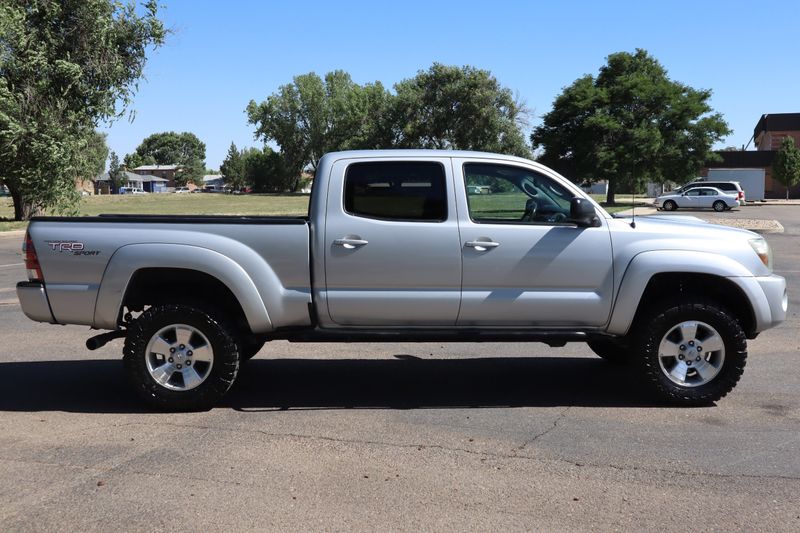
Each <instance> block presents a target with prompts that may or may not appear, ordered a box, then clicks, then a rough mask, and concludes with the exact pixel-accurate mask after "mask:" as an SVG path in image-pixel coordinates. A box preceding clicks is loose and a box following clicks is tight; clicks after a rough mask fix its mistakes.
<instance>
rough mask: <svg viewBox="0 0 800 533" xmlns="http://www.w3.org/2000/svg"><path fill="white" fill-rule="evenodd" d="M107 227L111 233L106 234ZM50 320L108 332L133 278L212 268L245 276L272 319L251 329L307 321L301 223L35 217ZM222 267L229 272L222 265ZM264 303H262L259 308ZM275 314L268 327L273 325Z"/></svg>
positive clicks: (305, 234) (305, 244)
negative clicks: (147, 272) (152, 271)
mask: <svg viewBox="0 0 800 533" xmlns="http://www.w3.org/2000/svg"><path fill="white" fill-rule="evenodd" d="M112 227H113V230H111V228H112ZM29 232H30V235H31V238H32V240H33V242H34V245H35V247H36V251H37V253H38V256H39V261H40V263H41V267H42V272H43V274H44V279H45V280H46V292H47V297H48V300H49V306H50V309H51V310H52V315H53V319H54V321H55V322H58V323H65V324H85V325H90V326H94V327H98V328H103V329H114V328H116V323H114V324H112V323H110V322H109V315H110V319H111V320H114V317H115V316H116V315H117V311H116V309H114V306H119V304H120V302H121V301H122V298H123V296H124V294H125V291H126V290H127V286H128V283H129V282H130V277H131V276H132V274H133V272H135V271H137V270H140V269H147V268H161V269H163V268H174V269H185V270H192V269H196V270H201V269H204V268H205V269H207V268H214V266H213V265H214V264H217V267H216V268H219V269H221V270H224V271H226V272H229V273H230V272H233V273H234V274H235V275H238V276H245V277H247V278H249V279H250V280H251V281H252V283H250V282H249V281H248V285H249V286H251V287H252V290H248V291H246V292H250V293H257V294H253V295H252V296H254V298H253V300H254V301H255V300H258V305H259V306H261V305H263V304H269V306H270V308H271V310H274V311H273V313H270V316H269V317H266V311H265V310H264V317H265V322H266V323H265V324H263V325H261V324H259V326H261V327H258V328H257V329H262V327H263V330H271V329H273V328H276V327H286V326H303V325H308V324H309V323H310V318H309V312H308V305H309V304H310V303H311V274H310V252H309V234H310V229H309V221H308V218H306V217H268V216H221V215H116V214H115V215H100V216H92V217H34V218H33V219H32V221H31V224H30V226H29ZM223 265H227V266H223ZM262 302H263V303H262ZM273 314H274V322H272V320H273V317H272V315H273Z"/></svg>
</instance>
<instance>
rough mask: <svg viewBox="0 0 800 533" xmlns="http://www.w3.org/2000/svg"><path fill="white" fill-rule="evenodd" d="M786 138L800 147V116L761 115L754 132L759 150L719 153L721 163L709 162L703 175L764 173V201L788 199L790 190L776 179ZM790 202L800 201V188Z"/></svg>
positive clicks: (793, 114)
mask: <svg viewBox="0 0 800 533" xmlns="http://www.w3.org/2000/svg"><path fill="white" fill-rule="evenodd" d="M785 137H793V138H794V140H795V144H796V145H797V146H800V113H770V114H766V115H761V118H760V119H759V120H758V123H757V124H756V127H755V129H754V130H753V138H752V140H753V143H754V144H755V147H756V149H755V150H722V151H719V152H715V153H716V154H718V155H719V156H721V157H722V160H721V161H709V162H708V163H707V164H706V165H707V166H706V167H705V168H703V169H702V170H701V171H700V175H701V176H708V174H709V170H711V169H732V170H733V169H747V170H763V172H764V197H765V198H786V187H784V186H783V185H781V184H780V183H779V182H778V181H776V180H775V179H773V178H772V162H773V160H774V159H775V154H777V153H778V150H780V147H781V141H783V139H784V138H785ZM789 197H790V198H799V197H800V185H796V186H794V187H792V188H791V189H790V190H789Z"/></svg>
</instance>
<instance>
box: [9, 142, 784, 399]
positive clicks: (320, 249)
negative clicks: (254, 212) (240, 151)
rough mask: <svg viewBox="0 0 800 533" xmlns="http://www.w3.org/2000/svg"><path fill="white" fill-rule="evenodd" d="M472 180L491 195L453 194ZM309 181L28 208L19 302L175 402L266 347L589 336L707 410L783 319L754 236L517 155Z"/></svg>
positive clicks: (326, 162)
mask: <svg viewBox="0 0 800 533" xmlns="http://www.w3.org/2000/svg"><path fill="white" fill-rule="evenodd" d="M486 178H490V179H492V180H494V181H496V182H497V183H498V185H500V186H501V188H502V190H504V191H506V192H504V193H503V197H502V199H500V200H502V202H500V201H499V200H498V201H492V202H482V201H475V200H477V198H476V197H471V198H470V197H469V196H468V193H467V191H468V188H469V187H470V186H473V185H479V184H480V183H483V181H484V180H485V179H486ZM314 187H315V188H317V191H316V192H315V193H314V194H312V195H311V204H310V209H309V214H308V216H298V217H285V216H284V217H264V216H213V215H212V216H209V215H202V216H176V215H140V216H137V215H103V216H96V217H34V218H33V219H32V221H31V223H30V225H29V226H28V231H27V234H26V237H25V245H24V256H25V265H26V266H25V268H26V270H25V272H26V273H27V276H28V280H27V281H22V282H20V283H19V284H18V285H17V295H18V297H19V300H20V304H21V308H22V311H23V312H24V313H25V314H26V315H27V316H28V317H29V318H31V319H33V320H37V321H39V322H48V323H51V324H82V325H85V326H90V327H92V328H95V329H105V330H109V331H107V332H105V333H101V334H99V335H95V336H93V337H92V338H90V339H88V340H87V343H86V345H87V347H88V348H90V349H96V348H99V347H101V346H103V345H104V344H105V343H107V342H108V341H110V340H112V339H115V338H123V337H124V338H125V344H124V348H123V350H122V352H123V358H122V359H123V367H124V369H125V370H124V371H125V373H126V376H127V379H128V381H129V383H130V384H131V385H132V388H133V390H135V391H136V392H137V393H138V394H139V395H140V396H141V398H142V399H143V400H144V401H146V402H148V403H149V404H151V405H153V406H155V407H157V408H162V409H177V410H186V409H202V408H208V407H210V406H212V405H214V404H215V403H216V402H218V401H219V400H220V399H221V398H222V396H223V395H224V394H225V393H226V392H227V391H228V390H229V389H230V387H231V385H232V384H233V382H234V381H235V379H236V376H237V373H238V372H239V365H240V364H241V363H242V362H243V361H245V360H247V359H249V358H251V357H253V356H254V355H255V354H256V353H258V351H259V350H260V349H261V348H262V346H263V345H264V343H265V342H266V341H271V340H289V341H293V342H375V341H380V342H446V341H458V342H514V343H520V342H533V341H535V342H543V343H546V344H549V345H551V346H563V345H564V344H565V343H567V342H585V343H587V344H588V347H589V348H590V349H591V350H593V351H594V352H595V353H596V354H598V355H599V356H600V357H602V358H603V359H606V360H608V361H610V362H616V363H621V364H622V363H626V362H628V363H630V364H632V365H634V367H635V368H636V369H638V371H639V372H641V374H640V379H641V380H642V381H643V383H644V384H646V386H647V387H649V389H650V390H651V391H652V392H653V394H654V395H657V396H658V397H660V398H662V399H665V400H668V401H671V402H673V403H676V404H679V405H705V404H709V403H711V402H715V401H717V400H719V399H720V398H722V397H723V396H725V395H726V394H727V393H728V392H730V391H731V390H732V389H733V388H734V386H735V385H736V383H737V382H738V381H739V378H740V377H741V375H742V372H743V371H744V368H745V362H746V359H747V339H754V338H756V336H757V335H758V334H759V332H761V331H764V330H767V329H769V328H772V327H774V326H777V325H778V324H780V323H781V322H783V321H784V320H785V318H786V310H787V305H788V300H787V293H786V280H785V279H784V278H783V277H781V276H778V275H775V274H774V273H773V272H772V266H773V264H772V253H771V251H770V247H769V244H768V243H767V241H766V240H765V239H764V238H763V237H761V236H759V235H757V234H755V233H752V232H749V231H745V230H741V229H735V228H729V227H723V226H718V225H716V224H709V223H706V222H703V221H701V220H698V219H694V218H692V217H642V218H640V219H638V220H636V223H635V224H633V223H632V221H631V220H630V219H626V218H617V217H613V216H611V215H610V214H609V213H607V212H606V211H605V210H603V208H602V207H601V206H600V205H599V204H597V202H595V201H594V200H593V199H592V198H591V197H589V196H587V195H586V194H584V193H583V191H581V189H580V188H579V187H578V186H576V185H575V184H573V183H571V182H570V181H569V180H567V179H566V178H564V177H562V176H560V175H559V174H557V173H556V172H554V171H553V170H550V169H549V168H547V167H545V166H543V165H540V164H538V163H535V162H533V161H530V160H527V159H522V158H518V157H513V156H507V155H498V154H488V153H482V152H462V151H456V152H450V151H440V150H377V151H353V152H339V153H331V154H326V155H324V156H323V157H322V158H321V159H320V161H319V166H318V171H317V173H316V179H315V180H314ZM717 192H719V191H717ZM59 349H60V350H62V351H63V350H64V346H61V347H59ZM531 349H532V350H533V348H531ZM537 350H538V349H537ZM607 381H608V382H607V383H606V385H607V386H608V387H609V388H618V387H619V386H620V383H619V382H617V381H616V380H607Z"/></svg>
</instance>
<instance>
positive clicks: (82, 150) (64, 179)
mask: <svg viewBox="0 0 800 533" xmlns="http://www.w3.org/2000/svg"><path fill="white" fill-rule="evenodd" d="M157 11H158V6H157V3H156V1H155V0H149V1H147V2H145V3H144V5H143V10H142V11H141V14H139V13H137V8H136V6H135V5H134V4H133V3H130V4H122V3H120V2H116V1H110V0H5V1H3V2H2V3H0V180H2V182H3V183H5V185H7V186H8V188H9V191H10V193H11V196H12V198H13V201H14V217H15V219H16V220H24V219H28V218H30V217H31V216H32V215H34V214H36V213H38V212H40V211H42V210H45V209H54V210H58V211H65V210H68V209H69V208H70V207H71V206H74V205H75V203H76V202H77V194H76V192H75V186H74V184H75V180H76V179H83V178H87V177H90V176H91V177H93V173H94V172H95V170H96V169H97V160H96V159H95V158H94V156H95V155H96V152H95V153H94V154H93V150H92V146H93V144H94V143H95V142H96V137H95V135H96V134H95V127H96V126H97V125H98V124H99V123H100V122H110V121H113V120H114V119H115V118H118V117H120V116H122V115H123V114H124V113H125V111H126V109H127V108H128V107H129V105H130V103H131V100H132V98H133V95H134V92H135V88H136V81H137V80H138V79H139V78H140V77H141V76H142V71H143V68H144V65H145V59H146V58H145V55H146V54H145V53H146V51H147V50H148V49H149V48H150V47H152V46H158V45H160V44H162V42H163V40H164V36H165V30H164V27H163V25H162V23H161V22H160V21H159V20H158V18H157Z"/></svg>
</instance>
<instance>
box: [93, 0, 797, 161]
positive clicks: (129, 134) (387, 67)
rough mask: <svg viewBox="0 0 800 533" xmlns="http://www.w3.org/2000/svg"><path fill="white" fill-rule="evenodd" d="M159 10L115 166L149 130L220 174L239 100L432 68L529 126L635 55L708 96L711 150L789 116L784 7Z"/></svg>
mask: <svg viewBox="0 0 800 533" xmlns="http://www.w3.org/2000/svg"><path fill="white" fill-rule="evenodd" d="M162 3H163V4H164V9H163V11H162V14H161V17H162V19H163V20H164V21H165V23H166V25H167V26H168V27H170V28H171V29H172V30H173V31H174V34H172V35H171V36H169V38H168V41H167V43H166V44H165V46H163V47H162V48H159V49H158V50H156V51H154V52H151V53H150V56H149V61H148V64H147V67H146V68H145V76H146V78H147V79H146V80H143V81H142V82H141V83H140V85H139V92H138V93H137V95H136V97H135V100H134V103H133V109H134V110H135V112H136V117H135V120H134V121H133V122H129V121H128V120H127V119H121V120H119V121H117V122H115V123H113V124H112V125H111V126H110V127H107V128H104V131H106V132H107V133H108V144H109V146H110V148H111V149H112V150H114V151H116V152H117V153H118V154H119V155H120V158H122V156H123V155H124V154H126V153H128V152H132V151H133V150H134V149H135V148H136V146H137V145H138V144H139V143H140V142H141V140H142V139H143V138H144V137H146V136H147V135H150V134H152V133H156V132H160V131H169V130H174V131H191V132H193V133H195V134H196V135H197V136H198V137H200V139H201V140H203V141H204V142H205V143H206V156H207V158H206V162H207V165H208V166H209V167H210V168H218V167H219V165H220V163H221V162H222V160H223V159H224V157H225V153H226V152H227V149H228V146H229V145H230V143H231V141H233V142H235V143H236V145H237V146H238V147H240V148H242V147H245V146H258V145H260V144H261V143H260V142H259V141H256V140H254V138H253V131H254V128H253V127H252V126H251V125H249V124H248V123H247V117H246V115H245V113H244V108H245V106H246V105H247V103H248V102H249V101H250V100H251V99H254V100H256V101H259V102H260V101H262V100H263V99H265V98H266V97H267V96H268V95H269V94H271V93H273V92H274V91H276V90H277V88H278V87H279V86H280V85H282V84H285V83H289V82H290V81H291V80H292V77H293V76H295V75H297V74H304V73H307V72H310V71H314V72H317V73H318V74H324V73H326V72H328V71H331V70H335V69H343V70H345V71H347V72H349V73H350V74H351V75H352V77H353V79H354V80H355V81H356V82H358V83H366V82H371V81H376V80H380V81H381V82H382V83H383V84H384V85H385V86H387V87H391V86H392V85H393V84H394V83H396V82H398V81H400V80H402V79H405V78H408V77H411V76H413V75H414V74H415V73H416V72H417V71H418V70H424V69H427V68H428V67H429V66H430V65H431V64H432V63H434V62H440V63H445V64H450V65H473V66H476V67H479V68H483V69H487V70H490V71H491V72H492V74H494V76H495V77H496V78H497V79H498V80H499V81H500V83H501V84H503V85H504V86H506V87H508V88H510V89H511V90H512V91H514V92H515V93H517V94H518V95H519V97H521V98H522V99H523V100H524V101H525V102H526V103H527V105H528V107H529V108H530V109H531V111H532V114H531V126H535V125H537V124H538V123H539V122H540V117H541V115H542V114H544V113H547V112H548V111H549V110H550V108H551V105H552V102H553V99H554V98H555V97H556V96H557V95H558V93H559V92H560V91H561V89H562V88H563V87H565V86H567V85H569V84H570V83H572V82H573V81H574V80H575V79H576V78H578V77H579V76H581V75H583V74H586V73H592V74H596V73H597V70H598V69H599V68H600V67H601V66H602V65H603V64H604V62H605V57H606V56H607V55H608V54H611V53H614V52H618V51H633V50H634V49H635V48H644V49H646V50H647V51H648V52H650V53H651V54H652V55H653V56H655V57H656V58H657V59H658V60H659V61H661V63H662V64H663V65H664V66H665V67H666V68H667V70H668V71H669V75H670V77H671V78H672V79H674V80H677V81H681V82H683V83H686V84H688V85H691V86H692V87H695V88H705V89H712V90H713V92H714V94H713V97H712V100H711V104H712V106H713V107H714V109H715V110H717V111H719V112H721V113H722V114H723V115H724V117H725V119H726V120H727V121H728V123H729V124H730V126H731V128H732V129H733V130H734V133H733V135H731V136H730V137H728V138H727V139H726V140H725V141H724V142H723V143H722V144H721V145H720V147H723V146H728V145H735V146H741V145H743V144H746V143H747V142H748V141H749V140H750V137H751V136H752V133H753V127H754V126H755V124H756V122H757V121H758V119H759V117H760V116H761V114H762V113H790V112H800V53H798V45H800V41H798V38H797V35H798V28H799V27H800V3H798V2H797V1H796V0H795V1H794V2H792V1H780V0H778V1H769V2H768V1H766V0H762V1H761V2H758V1H753V0H750V1H747V2H739V1H726V2H717V1H702V0H695V1H694V2H685V1H666V2H647V1H641V0H640V1H639V2H625V1H618V2H612V1H607V2H589V1H573V2H553V1H548V2H534V1H530V2H523V1H520V2H511V1H504V0H494V1H492V2H469V1H465V0H462V1H460V2H450V1H447V2H436V1H433V0H428V1H427V2H418V1H410V0H404V1H402V2H392V3H388V2H386V3H384V2H378V1H373V2H347V1H344V0H342V1H340V2H330V1H328V2H310V1H309V2H297V1H295V2H285V3H278V2H267V1H243V0H229V1H228V2H218V1H210V0H162ZM751 148H752V146H751Z"/></svg>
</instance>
